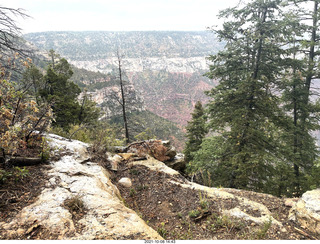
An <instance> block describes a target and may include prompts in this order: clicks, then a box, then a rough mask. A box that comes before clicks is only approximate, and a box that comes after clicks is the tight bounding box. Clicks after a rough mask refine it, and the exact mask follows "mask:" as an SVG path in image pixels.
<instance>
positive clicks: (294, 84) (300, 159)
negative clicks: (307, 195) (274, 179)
mask: <svg viewBox="0 0 320 244" xmlns="http://www.w3.org/2000/svg"><path fill="white" fill-rule="evenodd" d="M291 2H292V3H293V5H294V6H295V9H294V10H295V12H294V14H293V16H295V18H296V21H295V22H296V24H295V26H294V27H295V30H296V33H295V35H294V36H293V37H292V42H291V44H289V45H291V46H292V49H293V55H294V58H293V62H292V68H291V70H290V71H288V72H287V75H286V77H285V79H286V81H287V82H286V87H285V89H284V92H283V102H284V104H285V106H284V109H285V111H287V112H289V113H291V115H292V116H291V118H292V129H291V130H290V131H289V132H288V133H287V134H286V136H287V137H288V138H289V143H288V146H289V148H290V150H291V154H292V155H291V161H292V162H293V168H294V176H295V177H294V179H293V182H294V185H293V187H294V190H293V191H294V192H295V193H296V194H298V195H299V194H301V193H303V192H304V191H306V190H308V189H309V184H308V183H306V182H307V181H308V177H309V176H308V175H309V174H310V172H311V171H312V168H313V167H314V165H315V161H316V158H317V156H318V149H317V146H316V143H315V138H314V137H313V135H312V132H313V131H315V130H316V129H319V125H318V121H319V116H318V115H317V113H319V112H320V107H319V105H318V102H314V101H313V100H314V99H312V96H313V95H314V90H312V82H313V81H314V79H316V78H319V77H320V76H319V72H317V67H318V65H319V62H318V60H317V56H319V52H318V50H319V44H318V36H319V31H318V28H317V26H318V24H319V17H318V15H319V6H318V5H319V1H313V0H312V1H291ZM306 3H307V5H306ZM311 5H313V8H311V9H312V11H310V8H308V10H306V9H305V8H304V7H306V6H307V7H310V6H311ZM306 19H309V20H310V21H305V20H306Z"/></svg>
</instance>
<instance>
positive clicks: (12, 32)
mask: <svg viewBox="0 0 320 244" xmlns="http://www.w3.org/2000/svg"><path fill="white" fill-rule="evenodd" d="M18 17H21V18H28V17H30V16H29V15H27V14H26V13H25V10H23V9H20V8H18V9H14V8H8V7H3V6H0V61H1V64H2V66H5V68H9V69H13V68H14V67H15V65H12V63H10V61H11V62H14V59H13V58H14V57H15V56H16V55H17V54H19V55H20V56H22V57H28V56H29V54H30V50H29V49H28V48H26V47H25V44H24V41H23V40H22V39H21V28H20V27H19V26H18V25H17V22H16V18H18Z"/></svg>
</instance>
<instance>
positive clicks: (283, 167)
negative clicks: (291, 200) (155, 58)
mask: <svg viewBox="0 0 320 244" xmlns="http://www.w3.org/2000/svg"><path fill="white" fill-rule="evenodd" d="M285 5H286V4H283V3H282V4H281V5H280V1H277V0H274V1H251V2H249V3H240V4H239V5H238V6H237V7H235V8H230V9H226V10H224V11H222V12H221V13H220V17H223V18H225V19H226V22H225V23H224V25H223V28H222V29H221V30H216V31H215V32H216V33H217V34H218V37H219V38H220V39H221V40H224V41H226V43H227V44H226V46H225V49H224V50H222V51H220V52H219V53H218V54H216V55H213V56H211V57H210V58H209V59H210V60H211V61H212V63H213V64H212V65H211V66H210V71H209V72H208V73H207V76H208V77H209V78H211V79H217V80H219V85H217V86H216V87H215V88H213V89H212V90H211V91H209V92H207V95H208V96H210V98H211V101H210V102H209V103H208V105H207V115H208V120H209V123H208V126H209V128H210V134H211V136H210V137H209V138H206V139H204V140H203V142H202V144H201V146H198V145H200V144H198V145H197V146H193V147H191V148H195V150H194V151H193V152H192V153H190V155H191V157H190V158H191V159H192V160H191V162H190V163H189V166H188V168H189V170H191V172H193V173H195V172H199V171H200V172H204V176H205V177H207V176H208V175H210V176H211V179H212V181H213V185H215V186H219V185H222V186H225V187H236V188H243V189H251V190H255V191H264V192H268V193H272V194H276V195H279V196H281V195H290V194H299V188H301V187H302V186H305V183H303V181H304V182H305V175H304V174H307V172H308V168H311V167H312V165H313V163H314V160H315V155H316V147H315V143H314V140H313V138H312V137H311V136H310V135H311V133H310V132H311V130H312V129H315V128H317V127H315V126H314V125H315V123H314V122H315V121H316V120H317V119H318V118H317V117H315V118H314V120H313V122H312V118H311V117H309V118H308V119H303V118H307V117H303V116H302V117H301V118H300V119H296V116H298V115H299V116H300V115H303V114H307V112H305V111H308V113H309V112H311V111H313V112H315V111H318V110H317V109H318V108H317V107H316V106H314V105H311V103H309V104H307V103H306V100H305V99H304V98H303V97H304V96H305V95H304V94H306V91H305V90H303V89H304V87H305V83H303V79H302V78H301V77H298V76H297V75H298V74H300V76H301V74H302V71H301V69H302V68H303V67H304V66H303V62H298V61H297V60H295V59H293V58H292V57H295V53H294V51H296V50H297V49H293V48H292V47H293V46H294V45H293V44H292V45H288V43H290V42H291V41H292V37H293V36H295V35H300V34H301V32H300V31H301V29H298V30H296V25H297V24H298V23H299V22H298V21H297V19H296V18H292V15H287V14H286V13H285V12H284V11H283V9H282V8H283V7H285ZM254 13H259V14H254ZM275 20H276V21H275ZM240 57H241V58H240ZM300 66H301V67H300ZM298 68H299V69H300V71H299V69H298ZM284 71H287V73H286V74H285V73H284ZM292 71H293V72H292ZM298 71H299V73H298ZM294 72H296V74H297V75H296V74H295V73H294ZM292 73H293V74H294V75H296V76H294V77H293V79H292V80H291V78H292V75H290V74H292ZM288 77H289V78H288ZM291 81H292V82H291ZM279 91H281V92H283V93H282V94H283V98H282V99H281V97H280V96H279ZM308 92H309V91H308ZM308 92H307V93H308ZM284 101H285V102H284ZM297 107H298V109H297ZM293 110H294V113H295V115H294V116H295V120H294V123H292V118H291V117H290V113H292V111H293ZM288 111H290V113H288ZM312 123H313V125H311V124H312ZM197 124H199V123H197ZM299 128H301V129H299ZM310 129H311V130H310ZM197 134H199V133H197ZM186 146H188V144H187V145H186ZM187 153H189V152H188V151H187ZM188 157H189V156H188ZM292 168H294V170H293V169H292ZM299 168H303V170H301V171H300V170H299ZM203 178H204V177H203ZM306 187H307V186H306ZM307 188H308V187H307ZM307 188H304V189H307Z"/></svg>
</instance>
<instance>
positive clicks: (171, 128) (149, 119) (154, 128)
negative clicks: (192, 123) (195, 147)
mask: <svg viewBox="0 0 320 244" xmlns="http://www.w3.org/2000/svg"><path fill="white" fill-rule="evenodd" d="M128 122H129V123H128V127H129V131H130V133H131V138H134V137H135V136H137V135H138V134H140V133H143V132H147V131H146V130H148V131H149V132H148V134H149V135H150V136H152V137H156V138H159V139H161V140H168V139H171V140H172V139H174V138H177V141H183V140H184V137H183V133H182V131H181V130H180V129H179V128H178V126H177V125H176V124H174V123H173V122H171V121H168V120H166V119H164V118H162V117H160V116H158V115H156V114H154V113H151V112H150V111H141V112H131V113H128ZM109 123H110V124H114V125H116V126H117V127H119V128H120V127H121V126H122V123H123V120H122V118H121V116H114V117H113V118H111V119H110V122H109ZM122 134H123V132H121V133H119V134H117V136H118V138H121V135H122Z"/></svg>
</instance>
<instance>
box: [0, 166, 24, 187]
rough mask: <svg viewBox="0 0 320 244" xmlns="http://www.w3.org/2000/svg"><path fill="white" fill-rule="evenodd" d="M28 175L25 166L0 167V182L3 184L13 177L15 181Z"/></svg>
mask: <svg viewBox="0 0 320 244" xmlns="http://www.w3.org/2000/svg"><path fill="white" fill-rule="evenodd" d="M28 176H29V170H28V169H27V168H26V167H23V168H20V167H14V168H13V169H10V170H2V169H0V184H5V183H6V182H7V181H9V180H11V179H13V180H14V181H15V182H19V181H23V180H24V179H25V178H26V177H28Z"/></svg>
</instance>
